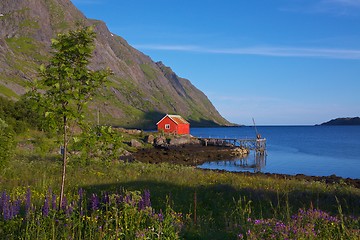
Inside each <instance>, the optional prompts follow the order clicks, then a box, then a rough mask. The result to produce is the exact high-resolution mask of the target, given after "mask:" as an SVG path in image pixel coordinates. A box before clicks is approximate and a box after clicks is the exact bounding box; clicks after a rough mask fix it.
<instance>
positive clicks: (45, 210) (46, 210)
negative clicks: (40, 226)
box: [42, 196, 50, 217]
mask: <svg viewBox="0 0 360 240" xmlns="http://www.w3.org/2000/svg"><path fill="white" fill-rule="evenodd" d="M49 210H50V206H49V200H48V197H47V196H46V197H45V200H44V206H43V207H42V214H43V216H44V217H47V216H48V215H49Z"/></svg>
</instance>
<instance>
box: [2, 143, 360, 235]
mask: <svg viewBox="0 0 360 240" xmlns="http://www.w3.org/2000/svg"><path fill="white" fill-rule="evenodd" d="M40 153H41V150H37V151H36V150H33V151H31V153H27V151H25V150H23V151H21V152H18V153H17V155H16V156H15V157H14V159H13V160H12V161H11V163H10V165H9V166H7V167H5V168H3V169H1V171H0V192H2V195H1V196H2V197H1V201H0V202H2V203H1V204H2V205H1V206H0V207H2V209H0V212H1V214H2V218H1V219H0V222H1V224H0V226H2V229H5V230H3V231H4V232H2V234H4V235H6V234H8V235H7V236H8V238H5V239H18V238H24V239H34V238H39V239H51V238H52V237H53V238H54V239H56V238H65V237H69V236H70V237H69V238H70V239H84V238H92V239H102V238H105V239H116V236H118V238H121V239H173V238H182V239H242V238H244V239H259V238H263V239H268V238H269V239H270V238H274V239H285V238H298V239H324V238H327V237H329V236H331V237H332V238H334V239H359V237H358V236H359V234H360V232H359V219H358V217H359V215H360V204H359V203H360V189H357V188H354V187H351V186H348V185H346V184H345V183H340V184H326V183H324V182H317V181H310V182H309V181H305V180H295V179H292V180H290V179H283V178H276V177H267V176H265V175H253V174H235V173H226V172H213V171H204V170H200V169H196V168H194V167H185V166H179V165H170V164H156V165H151V164H143V163H136V162H135V163H124V162H118V161H114V162H107V163H99V162H89V163H88V164H86V165H84V164H77V163H76V162H71V161H70V164H69V167H68V171H67V172H68V173H67V181H66V196H67V201H68V202H69V206H71V208H74V209H77V210H73V211H72V212H71V214H70V215H69V213H68V212H67V210H66V209H58V208H57V207H55V206H54V208H51V209H50V210H52V214H53V215H51V216H52V217H49V216H47V215H46V216H45V215H44V212H43V211H44V210H43V209H44V206H45V205H46V203H47V204H49V201H50V197H51V196H50V195H51V194H52V195H54V196H57V195H58V193H59V187H60V180H61V161H60V156H59V155H56V154H53V155H51V156H50V155H43V154H40ZM49 189H50V190H49ZM79 189H81V191H84V194H85V196H86V197H84V199H88V200H87V203H86V204H85V205H84V203H82V204H75V202H76V203H78V202H79V198H80V197H79ZM29 192H30V195H31V200H32V206H33V209H34V211H33V212H32V213H31V216H33V217H32V218H31V219H29V218H27V217H26V216H27V215H26V214H29V213H26V212H27V211H26V196H27V195H29ZM49 192H51V194H50V193H49ZM146 192H148V193H149V194H150V195H151V206H149V207H150V210H149V208H146V209H147V210H141V209H143V207H140V205H139V204H140V202H142V201H143V200H142V199H143V198H144V194H145V193H146ZM49 194H50V195H49ZM120 195H121V196H127V195H132V196H135V197H132V198H133V202H131V203H130V205H129V204H128V202H127V203H126V204H128V205H126V204H125V203H123V205H121V206H120V205H116V204H115V205H113V204H110V203H109V202H106V203H102V205H101V204H100V203H99V204H98V206H97V207H95V208H94V207H89V206H90V205H91V204H90V202H92V201H93V200H94V196H96V197H97V198H99V199H103V198H104V196H112V197H111V198H113V199H115V198H116V197H117V196H120ZM136 196H137V197H136ZM4 199H5V200H6V201H5V200H4ZM56 199H57V197H55V200H54V201H56ZM16 201H17V203H16ZM99 201H100V200H99ZM4 202H9V203H11V204H13V208H15V205H16V204H17V205H19V206H18V209H19V210H18V215H15V214H13V215H14V216H10V219H9V217H7V218H6V217H5V213H6V209H5V207H4ZM100 202H101V201H100ZM70 203H73V204H72V205H71V204H70ZM124 204H125V205H124ZM55 205H56V204H55ZM126 206H132V207H130V208H129V207H126ZM8 208H9V209H10V207H8ZM69 208H70V207H69ZM4 209H5V210H4ZM79 209H88V210H87V213H86V214H87V215H86V217H87V218H86V217H83V218H81V216H80V210H79ZM99 209H100V210H99ZM114 209H120V210H121V211H120V210H116V211H115V210H114ZM94 210H95V211H94ZM9 211H10V210H9ZM9 211H8V212H9ZM114 211H115V212H114ZM96 214H97V215H96ZM114 214H115V215H114ZM154 214H155V215H156V216H159V215H162V214H164V216H166V217H167V218H166V219H167V221H166V222H165V221H163V219H162V221H160V220H159V217H157V218H154ZM95 215H96V216H97V217H95ZM120 216H122V217H120ZM123 216H131V217H130V218H129V219H131V220H129V219H128V220H124V218H123ZM58 218H59V219H63V221H70V223H71V224H68V223H66V224H65V223H64V225H66V226H68V225H69V226H72V227H71V228H70V227H69V228H66V227H63V225H61V224H59V225H56V224H55V223H54V222H56V221H59V220H58ZM110 218H111V219H118V220H119V221H117V222H116V223H115V222H114V223H113V225H111V226H110V225H108V221H109V219H110ZM66 219H68V220H66ZM86 219H87V220H86ZM93 219H99V221H98V222H95V220H94V221H93ZM136 219H137V220H136ZM34 221H37V222H41V223H42V224H41V226H43V227H42V228H40V229H39V227H34V226H37V225H36V224H35V223H34ZM96 221H97V220H96ZM114 221H115V220H114ZM19 222H21V223H22V224H20V225H19ZM121 222H122V223H121ZM75 223H77V224H75ZM120 223H121V224H125V225H121V224H120ZM159 223H161V224H159ZM177 223H181V224H177ZM97 224H100V225H97ZM38 225H39V224H38ZM60 225H61V226H62V227H61V228H60ZM13 226H22V228H23V229H19V228H14V227H13ZM74 226H75V227H74ZM124 226H126V227H124ZM96 228H101V229H103V231H101V234H102V235H99V234H95V233H96V231H95V230H94V229H96ZM24 229H25V230H24ZM50 229H52V231H50ZM81 229H82V230H81ZM109 229H110V230H109ZM114 229H116V234H115V232H114V231H115V230H114ZM126 229H128V230H126ZM129 229H133V230H132V231H130V230H129ZM136 229H137V230H136ZM144 229H145V230H144ZM146 229H152V230H151V231H150V230H146ZM6 231H8V232H6ZM121 231H123V233H124V234H125V233H126V231H128V232H132V235H131V234H130V233H129V235H126V234H125V235H118V233H119V232H121ZM46 232H48V233H49V232H52V235H46V234H45V233H46ZM159 232H164V234H162V235H161V234H160V235H159ZM91 233H92V234H91ZM16 234H18V235H16ZM86 234H90V235H86ZM26 236H28V237H26ZM85 236H86V237H85Z"/></svg>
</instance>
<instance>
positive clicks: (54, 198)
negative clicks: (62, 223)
mask: <svg viewBox="0 0 360 240" xmlns="http://www.w3.org/2000/svg"><path fill="white" fill-rule="evenodd" d="M56 207H57V205H56V195H55V194H54V193H53V194H52V196H51V208H52V209H53V210H55V209H56Z"/></svg>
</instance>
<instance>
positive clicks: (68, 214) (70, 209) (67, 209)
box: [65, 201, 75, 217]
mask: <svg viewBox="0 0 360 240" xmlns="http://www.w3.org/2000/svg"><path fill="white" fill-rule="evenodd" d="M74 205H75V202H74V201H72V202H71V203H70V204H69V206H68V207H67V208H66V210H65V214H66V216H67V217H70V215H71V214H72V213H73V212H74Z"/></svg>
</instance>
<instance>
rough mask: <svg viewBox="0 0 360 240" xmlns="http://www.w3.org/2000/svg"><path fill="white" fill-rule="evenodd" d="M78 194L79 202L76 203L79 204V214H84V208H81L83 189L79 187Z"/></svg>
mask: <svg viewBox="0 0 360 240" xmlns="http://www.w3.org/2000/svg"><path fill="white" fill-rule="evenodd" d="M78 194H79V203H78V205H79V211H80V216H84V208H83V200H84V189H82V188H79V190H78Z"/></svg>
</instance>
